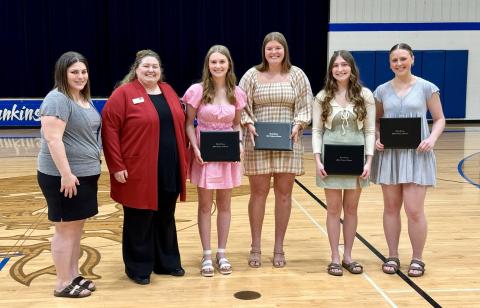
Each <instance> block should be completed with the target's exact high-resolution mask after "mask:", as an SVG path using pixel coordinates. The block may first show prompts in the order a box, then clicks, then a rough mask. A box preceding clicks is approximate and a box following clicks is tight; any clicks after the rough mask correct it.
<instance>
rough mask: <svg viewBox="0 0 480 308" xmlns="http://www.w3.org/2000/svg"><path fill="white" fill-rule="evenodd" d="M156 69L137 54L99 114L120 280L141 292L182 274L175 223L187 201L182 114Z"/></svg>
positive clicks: (153, 60) (147, 55)
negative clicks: (116, 220)
mask: <svg viewBox="0 0 480 308" xmlns="http://www.w3.org/2000/svg"><path fill="white" fill-rule="evenodd" d="M160 63H161V62H160V57H159V56H158V54H157V53H156V52H154V51H152V50H141V51H139V52H137V56H136V59H135V62H134V63H133V65H132V67H131V69H130V72H129V73H128V74H127V75H126V76H125V78H124V79H123V80H122V81H121V83H120V86H119V87H118V88H117V89H115V91H113V93H112V95H111V96H110V98H109V99H108V101H107V103H106V105H105V107H104V109H103V111H102V120H103V126H102V141H103V150H104V153H105V159H106V161H107V165H108V169H109V171H110V185H111V194H110V195H111V197H112V199H113V200H115V201H117V202H118V203H121V204H122V205H123V211H124V221H123V247H122V250H123V261H124V263H125V273H126V274H127V276H128V277H129V278H130V279H131V280H133V281H134V282H136V283H138V284H148V283H150V274H151V272H152V271H153V272H154V273H155V274H168V275H173V276H183V275H184V274H185V271H184V270H183V268H182V266H181V262H180V253H179V250H178V241H177V231H176V227H175V217H174V216H175V206H176V201H177V198H178V196H179V195H180V199H181V200H182V201H184V200H185V181H186V174H187V159H186V141H185V128H184V127H185V114H184V111H183V109H182V107H181V104H180V101H179V99H178V96H177V94H176V93H175V91H174V90H173V89H172V88H171V87H170V85H168V84H167V83H165V82H162V81H161V77H162V72H161V66H160Z"/></svg>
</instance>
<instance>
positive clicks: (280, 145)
mask: <svg viewBox="0 0 480 308" xmlns="http://www.w3.org/2000/svg"><path fill="white" fill-rule="evenodd" d="M255 130H256V132H257V135H258V136H255V150H274V151H291V150H292V147H293V145H292V139H290V135H291V134H292V124H290V123H279V122H257V123H255Z"/></svg>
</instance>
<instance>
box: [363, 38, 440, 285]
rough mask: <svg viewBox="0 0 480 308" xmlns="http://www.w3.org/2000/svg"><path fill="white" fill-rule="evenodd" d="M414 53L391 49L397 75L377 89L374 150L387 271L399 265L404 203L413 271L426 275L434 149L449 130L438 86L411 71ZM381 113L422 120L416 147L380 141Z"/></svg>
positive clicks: (403, 47)
mask: <svg viewBox="0 0 480 308" xmlns="http://www.w3.org/2000/svg"><path fill="white" fill-rule="evenodd" d="M413 62H414V57H413V51H412V48H411V47H410V46H408V45H407V44H404V43H401V44H397V45H395V46H393V47H392V48H391V49H390V69H391V70H392V71H393V73H394V74H395V77H394V78H393V79H392V80H390V81H388V82H386V83H384V84H382V85H380V86H379V87H377V89H376V90H375V92H374V96H375V100H376V101H377V126H376V127H377V130H376V141H375V148H376V149H377V151H378V152H377V153H376V155H375V157H374V159H373V164H372V181H373V182H375V183H376V184H380V185H382V191H383V199H384V212H383V229H384V232H385V238H386V240H387V245H388V250H389V252H388V258H387V259H386V260H385V262H384V263H383V265H382V270H383V271H384V272H385V273H387V274H394V273H396V272H397V271H398V269H399V268H400V260H399V254H398V242H399V238H400V230H401V221H400V210H401V208H402V203H403V204H404V205H405V212H406V214H407V219H408V234H409V236H410V242H411V245H412V249H413V253H412V260H411V262H410V267H409V269H408V275H409V276H411V277H419V276H422V275H423V273H424V272H425V263H423V261H422V257H423V256H422V253H423V249H424V246H425V241H426V238H427V221H426V218H425V213H424V202H425V195H426V192H427V187H429V186H435V183H436V181H435V173H436V171H435V168H436V163H435V155H434V153H433V148H434V146H435V143H436V141H437V139H438V137H440V135H441V134H442V132H443V129H444V128H445V117H444V116H443V111H442V105H441V103H440V96H439V89H438V87H437V86H435V85H434V84H433V83H431V82H429V81H427V80H424V79H422V78H420V77H417V76H414V75H413V74H412V71H411V68H412V65H413ZM427 110H428V111H430V114H431V115H432V119H433V126H432V131H431V133H430V131H429V128H428V123H427V118H426V113H427ZM381 117H386V118H402V117H403V118H410V117H420V118H421V120H422V132H421V140H422V141H421V142H420V144H419V145H418V147H417V148H416V149H385V148H384V146H383V144H382V143H381V142H380V132H379V127H380V126H379V122H378V120H379V119H380V118H381Z"/></svg>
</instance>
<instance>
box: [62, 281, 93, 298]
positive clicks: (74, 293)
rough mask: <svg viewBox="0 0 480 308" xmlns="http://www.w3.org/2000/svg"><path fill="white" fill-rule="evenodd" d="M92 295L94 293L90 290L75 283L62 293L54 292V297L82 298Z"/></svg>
mask: <svg viewBox="0 0 480 308" xmlns="http://www.w3.org/2000/svg"><path fill="white" fill-rule="evenodd" d="M84 291H87V292H84ZM91 294H92V292H90V291H88V289H85V288H84V287H81V286H79V285H78V284H76V283H74V282H72V283H71V284H69V285H68V286H66V287H65V289H63V290H62V291H57V290H53V296H55V297H69V298H82V297H87V296H90V295H91Z"/></svg>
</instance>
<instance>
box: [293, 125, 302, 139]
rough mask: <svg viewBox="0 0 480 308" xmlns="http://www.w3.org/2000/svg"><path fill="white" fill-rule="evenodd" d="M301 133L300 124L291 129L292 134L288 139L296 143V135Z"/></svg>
mask: <svg viewBox="0 0 480 308" xmlns="http://www.w3.org/2000/svg"><path fill="white" fill-rule="evenodd" d="M300 131H301V126H300V124H296V125H294V126H293V128H292V134H291V135H290V138H291V139H293V142H294V143H297V141H298V134H299V132H300Z"/></svg>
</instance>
